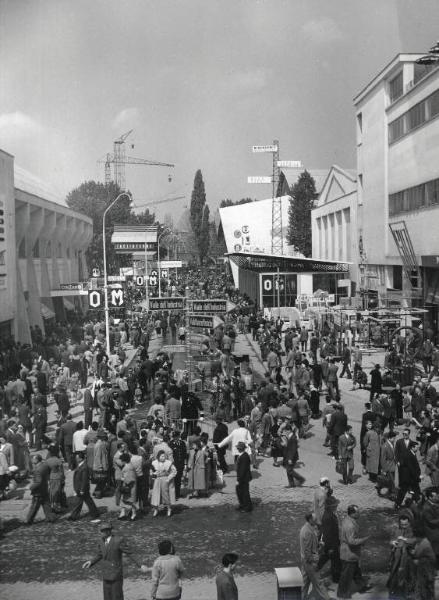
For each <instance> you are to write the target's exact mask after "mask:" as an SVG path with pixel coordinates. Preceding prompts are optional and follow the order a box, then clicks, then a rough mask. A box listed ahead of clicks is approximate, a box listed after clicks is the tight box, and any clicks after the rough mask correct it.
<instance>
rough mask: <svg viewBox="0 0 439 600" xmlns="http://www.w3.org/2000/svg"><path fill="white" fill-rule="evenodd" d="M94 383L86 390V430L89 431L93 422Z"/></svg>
mask: <svg viewBox="0 0 439 600" xmlns="http://www.w3.org/2000/svg"><path fill="white" fill-rule="evenodd" d="M92 385H93V384H92V383H90V384H89V385H88V386H87V387H86V388H85V390H84V428H85V429H87V430H88V428H89V427H90V425H91V424H92V421H93V407H94V399H93V394H92V393H91V387H92Z"/></svg>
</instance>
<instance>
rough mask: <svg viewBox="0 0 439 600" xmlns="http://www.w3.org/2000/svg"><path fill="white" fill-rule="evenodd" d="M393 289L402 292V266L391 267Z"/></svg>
mask: <svg viewBox="0 0 439 600" xmlns="http://www.w3.org/2000/svg"><path fill="white" fill-rule="evenodd" d="M393 289H394V290H402V266H401V265H393Z"/></svg>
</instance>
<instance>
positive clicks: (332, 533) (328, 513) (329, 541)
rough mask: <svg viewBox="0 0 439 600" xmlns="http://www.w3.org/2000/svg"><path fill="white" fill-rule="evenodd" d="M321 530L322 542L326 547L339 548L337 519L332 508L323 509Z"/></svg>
mask: <svg viewBox="0 0 439 600" xmlns="http://www.w3.org/2000/svg"><path fill="white" fill-rule="evenodd" d="M321 531H322V538H323V543H324V544H325V546H326V548H327V549H329V550H336V549H338V548H340V532H339V528H338V519H337V515H336V514H334V512H333V511H332V510H325V512H324V513H323V516H322V525H321Z"/></svg>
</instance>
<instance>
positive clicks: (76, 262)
mask: <svg viewBox="0 0 439 600" xmlns="http://www.w3.org/2000/svg"><path fill="white" fill-rule="evenodd" d="M0 220H1V223H0V337H8V336H10V335H13V336H14V337H15V339H16V340H17V341H20V342H23V343H24V342H30V340H31V337H30V327H31V326H35V325H39V326H40V327H41V329H42V331H43V332H44V330H45V322H46V321H47V320H48V319H56V320H59V321H62V320H64V319H65V318H66V311H68V310H72V309H81V308H83V307H85V300H84V297H83V296H81V295H80V292H81V288H82V286H81V283H82V282H84V281H85V280H87V279H88V273H87V268H86V262H85V251H86V250H87V247H88V245H89V243H90V241H91V238H92V234H93V225H92V221H91V219H89V218H88V217H86V216H84V215H82V214H79V213H77V212H75V211H73V210H70V209H69V208H68V207H67V206H66V205H65V203H64V202H63V201H62V200H61V199H60V198H58V197H57V196H56V195H54V194H53V192H51V190H49V189H48V188H47V186H45V185H44V184H43V183H42V182H40V181H39V180H37V179H36V178H35V177H33V176H32V175H30V174H29V173H27V172H26V171H24V170H23V169H20V168H19V167H14V157H13V156H12V155H10V154H8V153H7V152H5V151H3V150H0Z"/></svg>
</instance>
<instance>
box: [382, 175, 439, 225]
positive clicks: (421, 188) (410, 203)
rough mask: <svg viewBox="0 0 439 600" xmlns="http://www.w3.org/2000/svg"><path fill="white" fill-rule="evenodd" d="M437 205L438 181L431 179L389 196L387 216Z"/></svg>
mask: <svg viewBox="0 0 439 600" xmlns="http://www.w3.org/2000/svg"><path fill="white" fill-rule="evenodd" d="M438 205H439V179H433V180H432V181H427V182H426V183H421V184H420V185H415V186H413V187H411V188H408V189H406V190H401V191H400V192H396V193H394V194H390V196H389V215H390V216H391V217H392V216H394V215H398V214H400V213H405V212H412V211H416V210H419V209H421V208H428V207H429V206H432V207H434V206H438Z"/></svg>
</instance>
